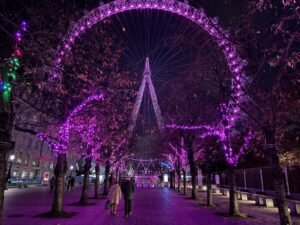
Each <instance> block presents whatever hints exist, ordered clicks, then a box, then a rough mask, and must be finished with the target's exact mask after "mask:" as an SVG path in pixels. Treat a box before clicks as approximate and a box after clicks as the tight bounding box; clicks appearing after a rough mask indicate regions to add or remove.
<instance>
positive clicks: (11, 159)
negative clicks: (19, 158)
mask: <svg viewBox="0 0 300 225" xmlns="http://www.w3.org/2000/svg"><path fill="white" fill-rule="evenodd" d="M15 158H16V156H15V155H10V156H9V169H8V171H7V174H6V179H5V183H6V185H8V180H9V179H10V178H11V166H12V163H13V161H14V160H15ZM6 189H7V188H6Z"/></svg>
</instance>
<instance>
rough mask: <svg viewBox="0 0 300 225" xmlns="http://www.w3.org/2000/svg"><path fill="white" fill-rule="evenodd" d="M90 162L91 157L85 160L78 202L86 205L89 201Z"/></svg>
mask: <svg viewBox="0 0 300 225" xmlns="http://www.w3.org/2000/svg"><path fill="white" fill-rule="evenodd" d="M91 163H92V159H91V158H88V159H86V160H85V164H84V177H83V185H82V192H81V197H80V201H79V202H80V204H82V205H87V204H88V201H89V176H90V169H91Z"/></svg>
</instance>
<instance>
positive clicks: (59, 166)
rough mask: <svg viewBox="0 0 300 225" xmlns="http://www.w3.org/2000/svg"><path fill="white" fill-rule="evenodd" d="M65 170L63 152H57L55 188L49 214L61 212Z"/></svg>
mask: <svg viewBox="0 0 300 225" xmlns="http://www.w3.org/2000/svg"><path fill="white" fill-rule="evenodd" d="M66 171H67V161H66V155H65V154H59V155H58V157H57V162H56V166H55V171H54V174H55V189H54V195H53V202H52V210H51V214H52V215H53V216H60V215H62V213H63V197H64V186H65V174H66Z"/></svg>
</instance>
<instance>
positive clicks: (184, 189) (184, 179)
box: [182, 170, 186, 195]
mask: <svg viewBox="0 0 300 225" xmlns="http://www.w3.org/2000/svg"><path fill="white" fill-rule="evenodd" d="M182 173H183V194H184V195H185V194H186V172H185V170H182Z"/></svg>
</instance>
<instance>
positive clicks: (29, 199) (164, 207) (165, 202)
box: [3, 187, 300, 225]
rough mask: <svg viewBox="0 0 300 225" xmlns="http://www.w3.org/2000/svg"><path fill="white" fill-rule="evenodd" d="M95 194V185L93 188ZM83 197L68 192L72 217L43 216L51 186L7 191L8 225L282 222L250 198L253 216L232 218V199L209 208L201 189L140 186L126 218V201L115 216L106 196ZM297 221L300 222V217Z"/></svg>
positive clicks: (245, 207) (247, 207)
mask: <svg viewBox="0 0 300 225" xmlns="http://www.w3.org/2000/svg"><path fill="white" fill-rule="evenodd" d="M90 196H93V188H91V189H90ZM79 198H80V189H79V188H77V189H74V190H72V191H66V192H65V198H64V211H67V212H75V213H76V214H75V216H73V217H71V218H42V217H39V215H40V214H42V213H46V212H49V210H50V208H51V201H52V194H51V193H50V191H49V188H47V187H31V188H27V189H9V190H7V191H6V192H5V204H4V223H3V224H4V225H201V224H203V225H214V224H216V225H219V224H224V225H244V224H246V225H268V224H270V225H276V224H279V218H278V213H277V210H276V209H275V208H273V209H267V208H265V207H257V206H254V205H253V204H252V202H250V201H244V202H240V208H241V211H242V212H245V213H247V214H249V215H251V218H231V217H228V216H227V215H226V213H227V211H228V198H227V197H224V196H221V195H214V203H215V204H216V207H205V201H206V197H205V193H204V192H199V200H191V199H189V198H188V197H187V196H184V195H182V194H181V193H177V192H175V191H174V190H171V189H169V188H144V189H143V188H137V189H136V193H135V194H134V199H133V214H132V215H131V216H130V217H129V218H127V219H125V218H124V201H123V200H121V203H120V205H119V207H118V210H117V215H116V216H111V215H110V212H109V210H105V209H104V205H105V201H106V200H105V199H103V198H102V199H97V200H95V199H90V202H91V203H92V204H91V205H89V206H79V205H76V204H74V203H76V202H78V201H79ZM293 221H294V222H297V223H299V224H300V218H299V217H293Z"/></svg>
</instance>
